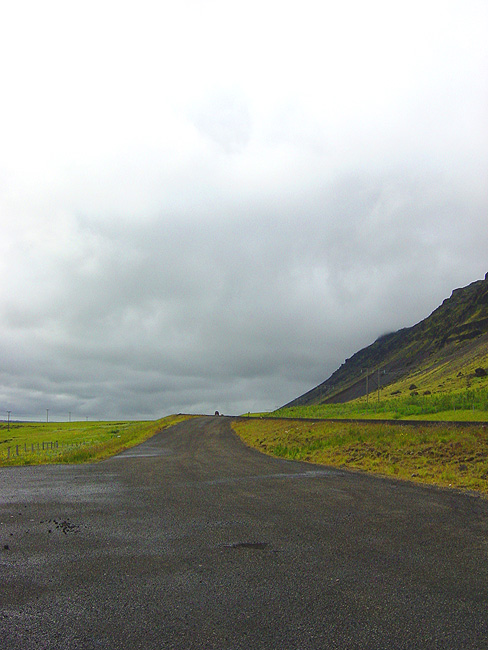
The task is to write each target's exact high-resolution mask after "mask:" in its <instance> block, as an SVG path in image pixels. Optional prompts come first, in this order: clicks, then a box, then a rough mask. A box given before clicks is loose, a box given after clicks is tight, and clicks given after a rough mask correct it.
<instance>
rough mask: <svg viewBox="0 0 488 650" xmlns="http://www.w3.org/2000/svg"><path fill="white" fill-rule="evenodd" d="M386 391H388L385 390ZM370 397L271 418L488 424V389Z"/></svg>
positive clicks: (280, 412)
mask: <svg viewBox="0 0 488 650" xmlns="http://www.w3.org/2000/svg"><path fill="white" fill-rule="evenodd" d="M385 392H386V391H385ZM385 392H382V393H380V399H379V400H378V398H377V394H376V393H375V394H374V395H370V397H369V400H368V402H366V399H365V398H364V397H363V398H361V399H356V400H352V401H350V402H346V403H344V404H316V405H312V406H294V407H290V408H281V409H278V410H277V411H275V412H274V413H273V414H272V415H273V416H278V417H291V418H348V419H368V420H378V419H380V420H449V421H457V422H460V421H471V422H472V421H476V422H486V421H488V388H486V387H484V386H482V387H477V388H470V389H465V390H458V391H451V392H444V393H442V394H439V393H436V394H426V395H425V394H420V393H419V392H418V391H417V390H412V391H411V392H410V393H409V394H408V395H400V396H398V395H395V396H391V395H385Z"/></svg>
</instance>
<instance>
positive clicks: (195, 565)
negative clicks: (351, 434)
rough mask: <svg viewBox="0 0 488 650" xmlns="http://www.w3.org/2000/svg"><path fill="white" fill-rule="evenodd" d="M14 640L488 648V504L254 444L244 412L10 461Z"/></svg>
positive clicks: (7, 550) (7, 552)
mask: <svg viewBox="0 0 488 650" xmlns="http://www.w3.org/2000/svg"><path fill="white" fill-rule="evenodd" d="M0 639H1V647H2V648H6V649H7V650H11V649H12V650H13V649H17V648H18V649H21V650H31V649H34V648H42V649H45V650H51V649H52V650H60V649H61V650H73V649H79V650H95V649H97V650H99V649H106V650H108V649H110V650H114V649H126V648H127V649H129V648H130V649H136V648H141V649H144V650H153V649H154V650H155V649H163V648H164V649H177V650H180V649H181V650H197V649H198V650H200V649H201V650H203V649H205V650H213V649H215V650H241V649H242V650H244V649H245V650H261V649H274V648H280V649H281V650H307V649H317V650H318V649H320V650H322V649H329V648H330V649H341V650H415V649H424V648H425V649H426V650H439V649H443V650H456V649H459V650H483V649H484V648H488V501H487V500H485V499H481V498H478V497H476V496H472V495H464V494H460V493H457V492H451V491H448V490H440V489H436V488H428V487H422V486H416V485H410V484H407V483H401V482H397V481H392V480H387V479H382V478H375V477H370V476H365V475H362V474H358V473H351V472H347V471H342V470H335V469H331V468H325V467H323V468H317V467H315V466H313V467H312V466H310V465H307V464H305V463H296V462H290V461H284V460H280V459H274V458H270V457H268V456H264V455H262V454H260V453H258V452H256V451H254V450H252V449H248V448H247V447H245V446H244V445H243V444H242V443H241V442H240V440H239V439H238V438H237V437H236V436H235V434H234V433H233V432H232V430H231V429H230V423H229V421H228V420H227V418H222V417H220V418H219V417H208V418H201V419H196V420H189V421H187V422H183V423H180V424H178V425H176V426H175V427H172V428H170V429H168V430H165V431H164V432H162V433H160V434H158V435H157V436H155V437H154V438H152V439H151V440H149V441H148V442H147V443H144V444H142V445H140V446H139V447H137V448H135V449H131V450H129V451H128V452H127V453H125V454H121V455H119V456H118V457H116V458H113V459H111V460H109V461H105V462H103V463H99V464H96V465H87V466H40V467H24V468H6V469H4V470H1V471H0Z"/></svg>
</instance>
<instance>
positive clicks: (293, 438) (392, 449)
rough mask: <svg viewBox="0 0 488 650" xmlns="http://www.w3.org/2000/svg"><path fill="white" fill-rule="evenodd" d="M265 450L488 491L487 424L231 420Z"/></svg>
mask: <svg viewBox="0 0 488 650" xmlns="http://www.w3.org/2000/svg"><path fill="white" fill-rule="evenodd" d="M232 427H233V429H234V430H235V432H236V433H237V434H238V435H239V436H240V437H241V439H242V440H243V441H244V442H245V443H246V444H247V445H249V446H251V447H254V448H256V449H259V450H260V451H263V452H265V453H267V454H270V455H273V456H278V457H280V458H287V459H290V460H301V461H307V462H311V463H319V464H324V465H331V466H334V467H346V468H349V469H356V470H361V471H364V472H369V473H374V474H380V475H383V476H389V477H395V478H398V479H404V480H408V481H415V482H419V483H426V484H433V485H438V486H443V487H455V488H461V489H468V490H475V491H478V492H481V493H484V494H488V427H487V426H485V425H480V426H469V427H468V426H467V427H459V426H449V425H447V426H446V425H426V426H420V427H417V426H411V425H401V424H380V423H375V422H354V423H350V422H344V423H342V422H328V421H326V420H324V421H323V422H304V421H296V420H295V421H294V420H289V419H284V420H281V419H256V418H249V419H241V420H238V421H234V422H233V424H232Z"/></svg>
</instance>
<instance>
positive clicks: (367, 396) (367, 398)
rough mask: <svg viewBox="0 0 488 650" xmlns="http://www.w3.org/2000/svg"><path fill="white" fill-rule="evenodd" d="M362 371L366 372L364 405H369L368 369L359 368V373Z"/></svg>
mask: <svg viewBox="0 0 488 650" xmlns="http://www.w3.org/2000/svg"><path fill="white" fill-rule="evenodd" d="M363 370H364V371H365V372H366V404H368V403H369V368H361V372H363Z"/></svg>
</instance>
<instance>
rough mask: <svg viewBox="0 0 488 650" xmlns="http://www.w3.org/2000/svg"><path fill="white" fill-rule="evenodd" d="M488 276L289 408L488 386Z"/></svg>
mask: <svg viewBox="0 0 488 650" xmlns="http://www.w3.org/2000/svg"><path fill="white" fill-rule="evenodd" d="M487 370H488V273H487V274H486V275H485V278H484V280H478V281H477V282H473V283H472V284H470V285H468V286H467V287H464V288H462V289H455V290H454V291H453V292H452V294H451V297H450V298H447V299H446V300H444V302H443V303H442V305H441V306H440V307H438V308H437V309H436V310H435V311H434V312H432V314H431V315H430V316H429V317H428V318H426V319H424V320H423V321H421V322H420V323H417V325H414V326H413V327H409V328H404V329H401V330H399V331H397V332H394V333H392V334H387V335H385V336H382V337H380V338H379V339H377V340H376V341H375V342H374V343H373V344H372V345H370V346H368V347H366V348H363V349H362V350H360V351H359V352H357V353H356V354H355V355H354V356H352V357H351V358H350V359H347V360H346V361H345V363H343V364H342V366H341V367H340V368H339V369H338V370H336V371H335V372H334V373H333V374H332V375H331V376H330V377H329V379H327V380H326V381H324V382H323V383H322V384H320V385H319V386H316V387H315V388H313V389H312V390H310V391H308V392H307V393H305V394H304V395H301V396H300V397H298V398H296V399H294V400H293V401H292V402H289V403H288V404H286V405H285V406H286V407H291V406H309V405H316V404H326V403H337V402H348V401H350V400H353V399H356V398H358V397H361V396H363V395H368V394H369V393H372V392H373V391H378V389H381V391H382V394H385V393H386V394H388V395H391V394H393V395H395V394H400V393H403V394H405V393H408V391H417V390H419V391H423V392H425V393H426V394H428V393H436V392H443V391H447V390H456V389H459V390H461V389H463V388H467V387H470V386H471V385H472V384H473V382H474V383H475V384H476V386H479V385H488V376H487V375H486V374H485V373H486V371H487Z"/></svg>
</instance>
